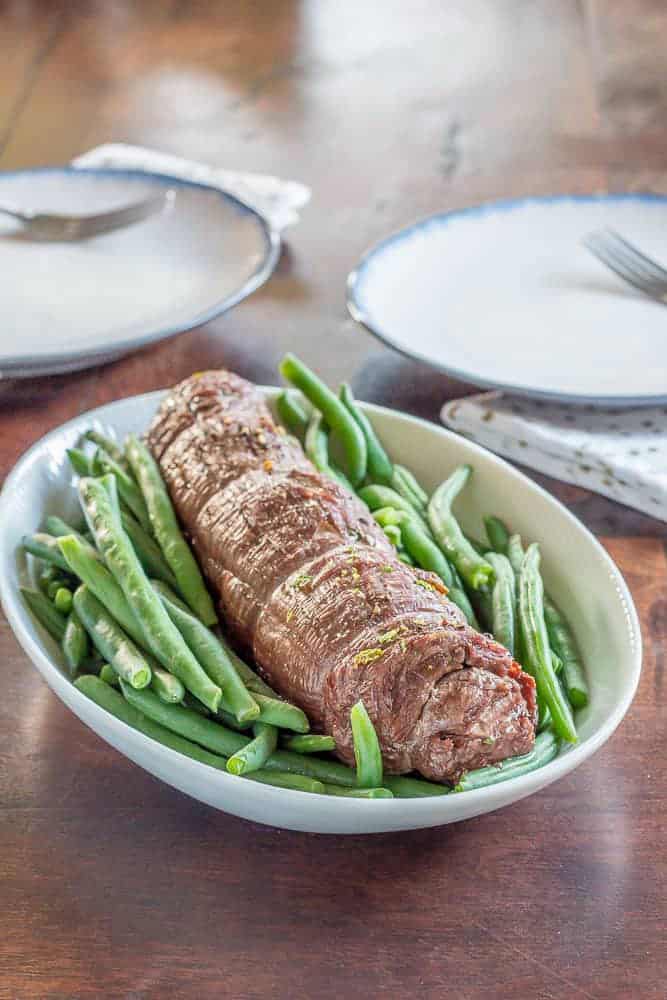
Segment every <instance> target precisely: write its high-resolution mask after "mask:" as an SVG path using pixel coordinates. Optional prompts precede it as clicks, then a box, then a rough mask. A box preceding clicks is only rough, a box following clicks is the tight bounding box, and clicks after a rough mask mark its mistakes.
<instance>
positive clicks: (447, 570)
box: [401, 517, 454, 590]
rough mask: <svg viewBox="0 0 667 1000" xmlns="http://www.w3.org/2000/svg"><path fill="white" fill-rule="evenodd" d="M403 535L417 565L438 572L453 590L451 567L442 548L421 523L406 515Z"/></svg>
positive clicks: (404, 543) (446, 584) (402, 530)
mask: <svg viewBox="0 0 667 1000" xmlns="http://www.w3.org/2000/svg"><path fill="white" fill-rule="evenodd" d="M401 537H402V539H403V545H404V546H405V548H406V550H407V551H408V552H409V553H410V555H411V556H412V558H413V559H414V560H415V562H416V563H417V565H418V566H421V568H422V569H426V570H430V571H431V572H432V573H437V575H438V576H439V577H440V579H441V580H442V582H443V583H444V584H445V586H446V587H447V588H448V589H449V590H451V589H452V587H453V586H454V577H453V575H452V570H451V567H450V565H449V563H448V562H447V559H446V557H445V556H444V555H443V553H442V552H441V550H440V549H439V548H438V546H437V545H436V544H435V542H434V541H433V539H432V538H430V536H429V535H427V534H426V532H425V531H424V529H423V528H422V527H421V526H420V524H419V523H418V522H417V521H413V520H412V519H411V518H410V517H406V519H405V520H404V522H403V524H402V526H401Z"/></svg>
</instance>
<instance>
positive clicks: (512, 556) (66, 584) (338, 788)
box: [22, 355, 589, 799]
mask: <svg viewBox="0 0 667 1000" xmlns="http://www.w3.org/2000/svg"><path fill="white" fill-rule="evenodd" d="M281 372H282V374H283V375H284V376H285V378H286V379H287V380H288V382H290V383H291V384H292V386H294V388H289V389H286V390H284V391H283V392H282V393H281V394H280V396H279V398H278V400H277V410H278V415H279V417H280V419H281V420H282V422H283V423H284V425H285V426H286V427H287V429H288V430H289V431H290V432H291V433H292V434H294V435H295V436H296V437H298V438H299V439H300V440H301V441H302V442H303V443H304V447H305V449H306V452H307V454H308V455H309V456H310V458H311V460H312V461H313V463H314V464H315V466H316V467H317V468H318V469H319V470H320V471H322V472H323V473H325V474H326V475H329V476H330V477H331V478H333V479H335V480H337V481H338V482H339V483H341V484H342V485H343V486H345V487H346V488H348V489H350V490H352V491H356V492H357V495H358V496H359V498H360V499H361V500H362V501H363V502H364V503H365V504H366V505H367V506H368V508H369V509H370V510H371V512H372V513H373V516H374V518H375V520H376V521H377V522H378V524H379V525H380V526H381V527H382V529H383V531H385V533H386V534H387V537H388V538H389V539H390V540H391V542H392V544H393V545H394V546H395V547H396V549H397V554H398V557H399V558H400V559H401V560H402V561H403V562H405V563H407V564H408V565H411V566H417V567H419V568H421V569H423V570H428V571H430V572H432V573H435V574H436V575H437V576H438V577H439V578H440V579H441V580H442V582H443V584H444V586H445V587H446V588H447V590H448V593H449V597H450V599H451V600H452V601H453V602H454V603H456V604H457V605H458V606H459V608H460V609H461V610H462V612H463V614H464V615H465V617H466V618H467V620H468V622H469V623H470V624H471V625H472V626H473V627H475V628H481V627H483V628H485V629H488V630H489V631H490V632H491V633H492V634H493V635H494V637H495V638H496V639H497V640H498V641H499V642H500V643H502V644H503V645H504V646H505V647H506V648H507V649H508V650H509V651H510V652H511V653H512V654H513V655H514V656H515V657H516V658H517V659H518V660H519V662H520V663H521V665H522V666H523V668H524V669H525V670H526V671H527V672H529V673H531V674H532V675H533V677H534V678H535V681H536V686H537V693H538V705H539V708H540V721H539V727H538V730H539V735H538V736H537V738H536V741H535V746H534V749H533V750H532V751H531V752H530V753H529V754H526V755H524V756H523V757H517V758H512V759H509V760H506V761H503V762H502V764H500V765H490V766H488V767H482V768H480V769H478V770H476V771H471V772H468V773H467V774H466V775H464V776H463V777H462V778H461V780H460V781H459V783H458V784H457V785H456V788H455V789H452V788H450V787H448V786H446V785H442V784H437V783H433V782H429V781H425V780H422V779H420V778H413V777H410V776H396V775H386V774H384V773H383V762H382V755H381V752H380V743H379V740H378V737H377V733H376V731H375V727H374V726H373V722H372V720H371V717H370V716H369V713H368V711H367V710H366V706H365V705H364V703H363V702H362V701H359V702H358V703H357V704H356V705H354V706H353V708H352V709H351V712H350V730H351V734H352V746H353V750H354V758H355V767H354V768H350V767H347V766H346V765H344V764H341V763H339V762H338V761H336V760H334V759H332V758H331V757H330V756H329V755H330V754H331V753H332V752H335V750H336V742H335V740H334V738H333V737H332V736H329V735H327V734H321V733H310V731H309V729H310V726H309V721H308V718H307V717H306V715H305V714H304V713H303V712H302V711H301V709H299V708H298V707H297V706H295V705H291V704H289V703H288V702H285V701H283V700H282V699H280V698H279V697H278V696H277V695H276V694H275V692H274V691H272V690H271V688H270V687H269V686H268V685H267V684H266V683H265V682H264V681H263V680H262V679H261V677H259V676H258V675H257V674H256V673H255V671H254V670H252V668H251V667H249V666H248V665H247V664H246V663H245V662H244V661H243V660H242V659H240V658H239V657H238V656H237V654H236V653H235V652H234V650H233V649H231V647H230V646H229V645H228V643H227V642H226V641H225V639H224V638H223V637H222V636H221V635H220V634H219V632H218V631H217V630H216V631H213V629H212V626H214V625H216V623H217V615H216V613H215V609H214V606H213V602H212V600H211V597H210V595H209V593H208V591H207V589H206V587H205V584H204V581H203V578H202V575H201V572H200V570H199V567H198V565H197V563H196V560H195V559H194V556H193V554H192V552H191V550H190V548H189V546H188V544H187V542H186V540H185V538H184V537H183V535H182V533H181V530H180V527H179V525H178V522H177V520H176V515H175V512H174V509H173V506H172V504H171V500H170V498H169V495H168V492H167V489H166V486H165V484H164V482H163V481H162V477H161V475H160V471H159V468H158V466H157V463H156V462H155V460H154V459H153V457H152V455H151V454H150V452H149V451H148V449H147V448H146V446H145V444H144V443H143V442H142V441H140V440H139V439H138V438H137V437H135V436H134V435H130V436H129V437H128V439H127V442H126V445H125V447H124V448H123V447H121V446H120V445H119V444H117V443H116V441H115V440H114V439H113V438H112V437H110V436H107V435H104V434H102V433H101V432H100V431H97V430H91V431H89V432H87V433H86V434H85V435H84V440H83V441H82V442H81V447H78V448H72V449H69V451H68V455H69V459H70V462H71V464H72V468H73V470H74V472H75V474H76V475H77V476H78V477H80V478H79V498H80V506H81V508H82V511H83V514H84V517H85V521H86V524H87V528H88V530H86V529H85V528H81V527H80V525H78V526H72V525H70V524H68V523H67V522H66V521H64V520H63V519H61V518H59V517H56V516H54V515H51V516H49V517H47V518H46V519H45V524H44V527H45V530H44V531H37V532H36V533H34V534H32V535H28V536H25V537H24V539H23V541H22V545H23V548H24V549H25V550H26V552H28V553H30V555H31V556H32V557H33V559H34V560H35V561H36V564H37V567H38V568H39V571H38V579H39V587H40V589H39V590H29V589H24V590H23V591H22V593H23V596H24V599H25V601H26V604H27V605H28V607H29V609H30V610H31V612H32V613H33V615H34V616H35V617H36V618H37V620H38V621H39V622H40V624H41V625H42V626H43V628H44V629H45V630H46V631H47V632H48V634H49V635H50V636H51V637H52V638H53V639H54V640H55V641H56V642H58V643H59V644H60V645H61V647H62V652H63V658H64V660H65V662H66V664H67V667H68V669H69V672H70V674H71V676H72V678H73V679H74V683H75V684H76V686H77V687H78V688H79V690H80V691H81V692H82V693H84V694H85V695H86V696H87V697H89V698H92V700H94V701H96V703H97V704H98V705H100V706H101V707H102V708H104V709H105V710H106V711H108V712H110V713H111V714H113V715H115V716H116V717H117V718H118V719H120V720H121V721H123V722H124V723H125V724H127V725H130V726H132V727H133V728H135V729H138V730H139V731H141V732H143V733H144V734H145V735H147V736H149V737H150V738H152V739H154V740H157V741H158V742H160V743H162V744H163V745H165V746H167V747H170V748H171V749H174V750H177V751H178V752H180V753H183V754H185V755H186V756H189V757H191V758H192V759H194V760H197V761H199V762H201V763H204V764H208V765H209V766H212V767H215V768H217V769H218V770H221V771H226V772H227V773H228V774H230V775H235V776H239V777H242V778H244V779H246V780H248V779H249V780H255V781H260V782H264V783H269V784H274V785H277V786H279V787H282V788H291V789H293V790H298V791H305V792H309V793H311V794H312V793H317V794H327V795H335V796H348V797H355V798H364V799H381V798H392V797H397V798H418V797H424V796H433V795H445V794H448V793H449V792H451V791H456V792H461V791H466V790H472V789H477V788H482V787H485V786H487V785H490V784H495V783H496V782H498V781H504V780H508V779H509V778H511V777H514V776H518V775H520V774H524V773H527V772H528V771H531V770H533V769H534V768H536V767H541V766H544V764H546V763H548V761H549V760H551V759H552V758H553V757H554V756H555V755H556V754H557V752H558V748H559V745H560V741H561V740H563V741H568V742H574V741H576V738H577V736H576V727H575V724H574V718H573V715H572V710H573V709H574V710H578V709H581V708H583V707H585V705H586V704H587V703H588V698H589V694H588V687H587V683H586V677H585V672H584V669H583V665H582V662H581V658H580V655H579V652H578V648H577V644H576V641H575V639H574V635H573V633H572V630H571V629H570V626H569V625H568V623H567V621H566V619H565V617H564V616H563V614H562V612H561V611H560V609H559V608H558V607H557V606H556V605H555V604H554V603H553V601H552V600H551V599H550V598H549V596H548V595H546V594H545V593H544V586H543V583H542V577H541V574H540V565H539V563H540V558H539V548H538V547H537V546H536V545H535V544H533V545H530V546H528V548H527V550H524V547H523V544H522V542H521V538H520V537H519V536H518V535H515V534H514V535H513V534H511V533H510V531H509V530H508V528H507V526H506V525H505V524H504V522H503V521H502V520H500V519H499V518H498V517H496V516H495V515H489V516H487V517H485V518H484V528H485V532H486V537H487V541H478V540H476V539H474V538H472V537H471V536H470V535H468V534H466V533H464V531H463V530H462V528H461V526H460V525H459V522H458V519H457V517H456V515H455V514H454V512H453V509H452V507H453V504H454V501H455V500H456V498H457V497H458V496H459V495H460V494H461V492H462V491H463V489H464V487H465V485H466V483H467V482H468V480H469V478H470V475H471V471H472V470H471V469H470V468H469V467H468V466H460V467H459V468H457V469H455V470H454V471H453V472H452V474H451V475H450V476H449V478H448V479H447V480H445V482H443V483H442V484H441V485H440V486H439V487H438V488H437V489H436V490H435V491H434V492H433V493H432V494H431V495H429V493H428V492H427V491H426V490H425V489H424V488H423V487H422V485H421V483H420V482H419V481H418V479H417V478H416V477H415V476H414V475H413V473H412V472H411V471H410V470H409V469H407V468H406V467H405V466H402V465H400V464H398V463H396V462H394V461H393V460H392V459H391V457H390V454H389V453H388V451H387V450H386V449H385V446H384V445H383V443H382V441H381V440H380V438H379V437H378V435H377V433H376V431H375V429H374V427H373V424H372V422H371V420H370V419H369V418H368V416H367V415H366V413H365V412H364V410H362V408H361V407H360V406H359V404H358V403H357V401H356V400H355V398H354V395H353V393H352V390H351V389H350V387H349V386H348V385H346V384H344V385H343V386H341V388H340V392H339V394H338V395H336V394H335V393H333V392H332V391H331V390H330V389H329V388H328V387H327V386H325V385H324V383H323V382H322V381H321V380H320V379H319V378H318V376H317V375H316V374H315V373H314V372H312V371H311V370H310V369H308V368H307V367H306V366H305V365H304V364H303V363H302V362H300V361H299V360H298V359H297V358H295V357H293V356H292V355H288V356H287V357H286V358H285V359H284V361H283V363H282V365H281ZM297 389H298V390H300V392H297V391H296V390H297ZM304 398H305V402H304ZM330 436H331V437H332V438H336V439H337V442H338V446H339V447H340V454H341V455H342V456H343V461H344V466H345V470H346V472H345V473H343V472H342V471H341V469H340V468H338V467H337V466H336V464H335V462H334V461H333V459H332V458H331V457H330V453H329V438H330ZM91 444H92V445H93V446H94V450H93V451H92V452H91V451H88V450H86V449H87V448H90V445H91ZM478 615H479V617H480V619H481V623H482V624H481V626H480V624H479V622H478V618H477V616H478ZM98 674H99V676H96V675H98Z"/></svg>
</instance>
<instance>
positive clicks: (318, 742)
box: [282, 733, 336, 753]
mask: <svg viewBox="0 0 667 1000" xmlns="http://www.w3.org/2000/svg"><path fill="white" fill-rule="evenodd" d="M282 746H283V747H284V748H285V750H293V751H294V753H326V752H327V751H329V750H335V749H336V741H335V739H334V738H333V736H319V735H318V734H316V733H308V734H307V735H305V736H303V735H299V736H287V737H283V740H282Z"/></svg>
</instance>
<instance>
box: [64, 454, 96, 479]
mask: <svg viewBox="0 0 667 1000" xmlns="http://www.w3.org/2000/svg"><path fill="white" fill-rule="evenodd" d="M67 457H68V458H69V462H70V465H71V466H72V468H73V469H74V471H75V472H76V474H77V476H89V475H90V474H91V472H92V468H91V464H90V459H89V457H88V455H86V453H85V451H81V449H80V448H68V449H67Z"/></svg>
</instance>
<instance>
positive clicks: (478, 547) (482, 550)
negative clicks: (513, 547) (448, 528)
mask: <svg viewBox="0 0 667 1000" xmlns="http://www.w3.org/2000/svg"><path fill="white" fill-rule="evenodd" d="M464 537H465V539H466V541H468V542H470V544H471V545H472V547H473V549H474V550H475V552H476V553H477V555H478V556H485V555H486V553H487V552H488V549H489V546H488V545H487V544H486V542H483V541H482V540H481V539H479V538H475V536H474V535H469V534H467V532H464Z"/></svg>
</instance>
